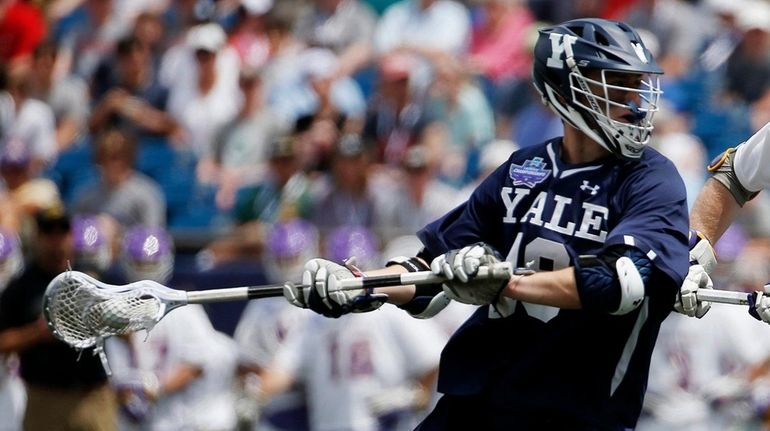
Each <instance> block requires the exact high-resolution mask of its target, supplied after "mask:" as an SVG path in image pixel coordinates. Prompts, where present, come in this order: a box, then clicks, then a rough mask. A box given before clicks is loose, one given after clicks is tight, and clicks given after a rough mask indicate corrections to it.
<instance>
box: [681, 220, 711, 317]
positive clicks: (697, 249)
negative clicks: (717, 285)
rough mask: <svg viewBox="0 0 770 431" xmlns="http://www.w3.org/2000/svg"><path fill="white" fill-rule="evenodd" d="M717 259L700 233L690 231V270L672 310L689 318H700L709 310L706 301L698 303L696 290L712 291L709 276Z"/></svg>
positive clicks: (709, 244)
mask: <svg viewBox="0 0 770 431" xmlns="http://www.w3.org/2000/svg"><path fill="white" fill-rule="evenodd" d="M716 264H717V258H716V255H715V254H714V249H713V248H712V247H711V243H710V242H709V240H708V239H706V237H705V236H703V234H702V233H700V232H698V231H696V230H693V229H690V269H689V270H688V271H687V277H685V279H684V282H683V283H682V286H681V287H680V288H679V293H678V294H677V301H676V303H674V310H676V311H677V312H678V313H681V314H684V315H686V316H690V317H697V318H699V319H700V318H701V317H703V316H705V315H706V313H707V312H708V311H709V309H710V308H711V303H710V302H708V301H698V289H713V288H714V283H713V282H712V281H711V277H710V276H709V274H710V273H711V271H713V270H714V267H715V266H716Z"/></svg>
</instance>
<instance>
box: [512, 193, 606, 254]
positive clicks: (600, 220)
mask: <svg viewBox="0 0 770 431" xmlns="http://www.w3.org/2000/svg"><path fill="white" fill-rule="evenodd" d="M530 192H531V189H528V188H520V187H516V188H513V187H503V188H502V189H501V190H500V196H501V198H502V199H503V204H504V205H505V216H504V217H503V223H517V222H518V223H530V224H533V225H536V226H541V227H543V228H545V229H548V230H552V231H554V232H558V233H561V234H564V235H569V236H575V237H578V238H583V239H588V240H591V241H597V242H600V243H603V242H604V240H605V239H606V238H607V231H606V230H604V229H602V226H606V221H607V216H608V214H609V210H608V209H607V208H606V207H604V206H601V205H596V204H592V203H589V202H582V203H581V204H580V205H581V210H582V211H581V214H580V217H578V218H579V219H580V222H579V223H575V222H574V221H569V220H562V219H563V218H566V217H565V212H567V213H571V212H572V211H570V206H571V205H575V204H573V202H572V199H571V198H568V197H566V196H561V195H558V194H553V195H552V196H550V198H549V195H548V192H546V191H541V192H540V193H539V194H538V195H537V196H536V197H535V198H534V200H532V204H531V205H530V207H529V209H528V210H527V211H526V212H525V213H524V215H522V216H521V220H518V219H517V218H516V217H515V215H514V212H515V211H516V208H517V207H518V205H519V204H520V203H521V201H522V200H523V199H524V197H525V196H528V195H529V194H530ZM565 210H567V211H565ZM548 212H550V214H551V216H550V217H547V216H544V214H547V213H548Z"/></svg>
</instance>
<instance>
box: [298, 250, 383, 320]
mask: <svg viewBox="0 0 770 431" xmlns="http://www.w3.org/2000/svg"><path fill="white" fill-rule="evenodd" d="M359 276H360V274H359ZM354 277H356V274H354V273H353V272H352V271H351V270H350V269H348V268H346V267H344V266H342V265H339V264H337V263H334V262H332V261H330V260H326V259H310V260H309V261H308V262H307V263H305V271H304V272H303V273H302V285H304V286H310V287H309V288H304V289H303V288H302V286H295V285H294V284H292V283H286V284H284V286H283V295H284V296H285V297H286V299H287V300H288V301H289V302H290V303H291V304H292V305H295V306H297V307H300V308H309V309H311V310H313V311H315V312H316V313H319V314H323V315H324V316H326V317H340V316H342V315H343V314H348V313H361V312H365V311H372V310H376V309H377V308H380V306H381V305H382V304H384V303H385V302H387V300H388V295H385V294H373V293H372V292H371V291H370V290H367V289H350V290H343V289H342V288H341V286H340V281H341V280H344V279H348V278H354Z"/></svg>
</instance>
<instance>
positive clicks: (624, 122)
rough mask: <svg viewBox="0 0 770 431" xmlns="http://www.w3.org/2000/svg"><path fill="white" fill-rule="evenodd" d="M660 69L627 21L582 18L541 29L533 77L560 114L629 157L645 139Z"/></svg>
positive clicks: (635, 156) (658, 92)
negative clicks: (625, 22)
mask: <svg viewBox="0 0 770 431" xmlns="http://www.w3.org/2000/svg"><path fill="white" fill-rule="evenodd" d="M662 73H663V70H662V69H661V68H660V66H658V64H657V63H656V62H655V60H654V59H653V57H652V54H650V51H649V50H648V49H647V47H645V45H644V42H643V41H642V39H641V37H640V36H639V33H637V32H636V31H635V30H634V29H633V28H631V27H630V26H629V25H627V24H624V23H621V22H617V21H610V20H604V19H596V18H585V19H576V20H572V21H567V22H565V23H562V24H559V25H556V26H552V27H546V28H542V29H540V31H539V36H538V39H537V43H536V45H535V58H534V66H533V71H532V78H533V81H534V84H535V87H536V88H537V90H538V91H539V92H540V95H541V96H542V98H543V102H544V103H545V104H546V105H548V106H549V107H550V108H551V109H552V110H553V111H554V112H555V113H556V114H557V115H559V116H560V117H561V118H562V119H563V120H565V121H567V122H568V123H569V124H571V125H572V126H574V127H576V128H577V129H579V130H581V131H582V132H583V133H585V134H586V135H588V136H589V137H591V139H593V140H594V141H596V142H597V143H599V144H600V145H601V146H603V147H604V148H606V149H607V150H609V151H610V152H612V153H613V154H615V155H616V156H618V157H621V158H624V159H628V160H634V159H638V158H639V157H641V155H642V151H643V150H644V147H645V145H647V143H648V142H649V140H650V133H651V132H652V129H653V126H652V117H653V114H654V113H655V112H656V111H657V110H658V100H659V98H660V95H661V93H662V92H661V90H660V85H659V79H658V75H660V74H662Z"/></svg>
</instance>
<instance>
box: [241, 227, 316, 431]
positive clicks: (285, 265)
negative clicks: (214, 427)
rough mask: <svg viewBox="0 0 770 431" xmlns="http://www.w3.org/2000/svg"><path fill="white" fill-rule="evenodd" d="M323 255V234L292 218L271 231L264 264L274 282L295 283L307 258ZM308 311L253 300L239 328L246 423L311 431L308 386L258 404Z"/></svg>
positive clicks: (275, 301) (269, 300)
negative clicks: (267, 376)
mask: <svg viewBox="0 0 770 431" xmlns="http://www.w3.org/2000/svg"><path fill="white" fill-rule="evenodd" d="M318 251H319V234H318V230H317V229H316V228H315V227H314V226H313V225H312V224H310V223H309V222H307V221H304V220H301V219H290V220H286V221H279V222H277V223H275V224H274V225H273V226H272V227H271V228H270V229H269V231H268V234H267V239H266V242H265V249H264V252H263V264H264V266H265V270H266V272H267V274H268V280H269V281H270V282H272V283H283V282H285V281H291V280H292V278H293V277H296V275H297V274H298V271H299V270H300V269H301V268H302V265H304V262H305V260H306V259H308V258H309V257H310V256H313V255H314V254H317V253H318ZM308 317H310V315H309V314H308V313H304V312H302V310H298V309H297V308H295V307H292V306H291V305H289V304H288V303H287V302H286V300H285V299H283V298H265V299H260V300H257V301H251V302H249V304H248V305H247V306H246V309H245V310H244V312H243V315H242V316H241V319H240V321H239V323H238V327H237V328H236V330H235V341H236V342H237V343H238V346H239V348H240V371H241V375H242V379H243V383H244V390H245V393H244V397H245V400H252V402H244V403H243V404H241V406H242V408H243V413H244V415H243V416H244V420H245V421H247V422H248V421H251V422H253V424H252V429H255V430H257V429H258V430H283V431H295V430H296V431H301V430H307V429H310V428H309V425H308V423H307V406H306V403H305V392H304V390H303V388H301V387H299V386H296V387H292V388H287V390H286V391H284V392H283V393H281V394H280V395H278V396H275V397H272V398H270V399H269V400H268V401H267V402H266V403H264V404H263V405H261V406H260V405H258V404H257V402H258V397H259V391H261V381H262V378H263V375H264V372H265V369H266V368H267V367H268V366H269V365H270V364H271V363H272V362H273V360H274V358H275V354H276V352H277V351H278V349H279V348H280V346H281V345H282V344H283V343H284V342H285V341H286V338H287V337H289V336H291V334H293V333H295V332H302V331H303V330H304V329H305V327H306V321H307V318H308Z"/></svg>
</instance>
